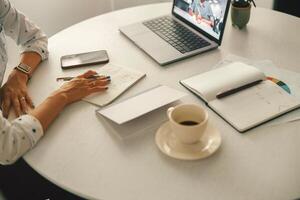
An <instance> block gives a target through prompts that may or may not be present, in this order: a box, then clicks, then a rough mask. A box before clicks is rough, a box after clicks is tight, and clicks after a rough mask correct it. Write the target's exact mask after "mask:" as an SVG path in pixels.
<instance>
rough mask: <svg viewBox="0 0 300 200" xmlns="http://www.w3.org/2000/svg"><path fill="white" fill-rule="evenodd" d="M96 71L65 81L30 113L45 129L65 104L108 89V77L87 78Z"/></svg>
mask: <svg viewBox="0 0 300 200" xmlns="http://www.w3.org/2000/svg"><path fill="white" fill-rule="evenodd" d="M95 74H96V72H94V71H88V72H86V73H85V74H83V75H81V76H79V77H77V78H76V79H74V80H72V81H70V82H67V83H65V84H64V85H63V86H62V87H61V88H60V89H58V90H57V91H55V92H54V93H53V94H52V95H50V96H49V97H48V98H47V99H46V100H45V101H44V102H43V103H42V104H41V105H39V106H38V107H37V108H36V109H34V110H33V111H32V112H31V113H30V115H32V116H34V117H35V118H37V119H38V120H39V121H40V123H41V125H42V127H43V130H44V131H45V130H46V129H47V128H48V126H49V125H50V124H51V122H52V121H53V120H54V119H55V118H56V116H57V115H58V114H59V113H60V112H61V111H62V110H63V109H64V107H65V106H67V105H69V104H71V103H73V102H75V101H78V100H80V99H82V98H84V97H86V96H88V95H90V94H92V93H95V92H101V91H105V90H106V89H108V87H107V84H109V83H110V79H109V78H107V77H103V78H100V79H96V80H95V79H94V80H93V79H88V77H91V76H93V75H95Z"/></svg>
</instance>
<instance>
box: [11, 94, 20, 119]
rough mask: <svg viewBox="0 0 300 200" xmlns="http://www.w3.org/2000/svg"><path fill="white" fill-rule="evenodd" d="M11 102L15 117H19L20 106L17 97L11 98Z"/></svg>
mask: <svg viewBox="0 0 300 200" xmlns="http://www.w3.org/2000/svg"><path fill="white" fill-rule="evenodd" d="M12 103H13V108H14V110H15V114H16V116H17V117H19V116H20V115H21V106H20V102H19V99H18V98H17V97H15V98H13V100H12Z"/></svg>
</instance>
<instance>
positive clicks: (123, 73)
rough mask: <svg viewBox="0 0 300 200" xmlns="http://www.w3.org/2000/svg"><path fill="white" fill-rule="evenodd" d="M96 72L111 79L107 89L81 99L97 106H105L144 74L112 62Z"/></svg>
mask: <svg viewBox="0 0 300 200" xmlns="http://www.w3.org/2000/svg"><path fill="white" fill-rule="evenodd" d="M98 74H101V75H106V76H110V77H111V80H112V81H111V83H110V84H109V85H108V87H109V89H108V90H107V91H105V92H102V93H98V94H93V95H90V96H88V97H86V98H84V99H83V100H84V101H87V102H89V103H92V104H95V105H98V106H105V105H107V104H109V103H111V102H112V101H113V100H115V99H116V98H117V97H119V96H120V95H121V94H122V93H123V92H125V91H126V90H127V89H129V88H130V87H131V86H133V85H134V84H135V83H136V82H137V81H139V80H140V79H142V78H143V77H145V75H146V74H145V73H142V72H138V71H135V70H132V69H128V68H124V67H120V66H116V65H112V64H107V65H105V66H104V67H102V68H101V69H100V70H98Z"/></svg>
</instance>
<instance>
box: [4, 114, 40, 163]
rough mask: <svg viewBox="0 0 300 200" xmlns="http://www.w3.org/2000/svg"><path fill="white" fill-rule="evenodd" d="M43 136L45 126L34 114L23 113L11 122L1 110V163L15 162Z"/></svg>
mask: <svg viewBox="0 0 300 200" xmlns="http://www.w3.org/2000/svg"><path fill="white" fill-rule="evenodd" d="M42 136H43V128H42V126H41V124H40V122H39V121H38V120H37V119H36V118H34V117H33V116H30V115H23V116H21V117H19V118H17V119H15V120H14V121H12V122H11V123H10V122H9V121H8V120H7V119H5V118H4V117H3V116H2V112H1V111H0V164H2V165H9V164H12V163H14V162H15V161H16V160H18V159H19V158H20V157H22V156H23V155H24V154H25V153H26V152H27V151H28V150H30V149H32V148H33V147H34V146H35V144H36V143H37V142H38V141H39V139H40V138H41V137H42Z"/></svg>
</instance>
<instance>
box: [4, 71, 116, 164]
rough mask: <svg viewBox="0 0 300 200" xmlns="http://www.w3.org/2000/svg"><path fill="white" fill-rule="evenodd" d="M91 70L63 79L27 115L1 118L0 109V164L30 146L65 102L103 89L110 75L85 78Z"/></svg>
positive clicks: (67, 103) (67, 102)
mask: <svg viewBox="0 0 300 200" xmlns="http://www.w3.org/2000/svg"><path fill="white" fill-rule="evenodd" d="M95 74H96V73H95V72H93V71H88V72H86V73H85V74H83V75H81V76H79V77H77V78H76V79H74V80H72V81H70V82H67V83H65V84H64V85H63V86H62V87H61V88H60V89H58V90H56V91H55V92H54V93H53V94H52V95H50V96H49V97H48V98H47V99H46V100H45V101H44V102H43V103H41V105H39V106H38V107H37V108H36V109H34V110H33V111H32V112H31V113H30V115H23V116H21V117H19V118H17V119H15V120H14V121H13V122H12V123H10V122H9V121H8V120H6V119H5V118H3V117H2V115H1V111H0V164H3V165H8V164H12V163H14V162H15V161H16V160H17V159H18V158H20V157H21V156H23V155H24V154H25V153H26V152H27V151H28V150H30V149H31V148H33V147H34V146H35V144H36V143H37V142H38V140H39V139H40V138H41V137H42V136H43V134H44V131H45V130H46V129H47V128H48V127H49V125H50V124H51V123H52V122H53V121H54V120H55V118H56V116H57V115H58V114H59V113H60V112H61V111H62V110H63V109H64V107H65V106H67V105H69V104H71V103H73V102H75V101H78V100H80V99H82V98H83V97H85V96H87V95H89V94H92V93H95V92H100V91H104V90H106V89H107V88H108V87H107V84H109V82H110V79H109V78H107V77H102V78H99V79H88V78H89V77H90V76H92V75H95Z"/></svg>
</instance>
